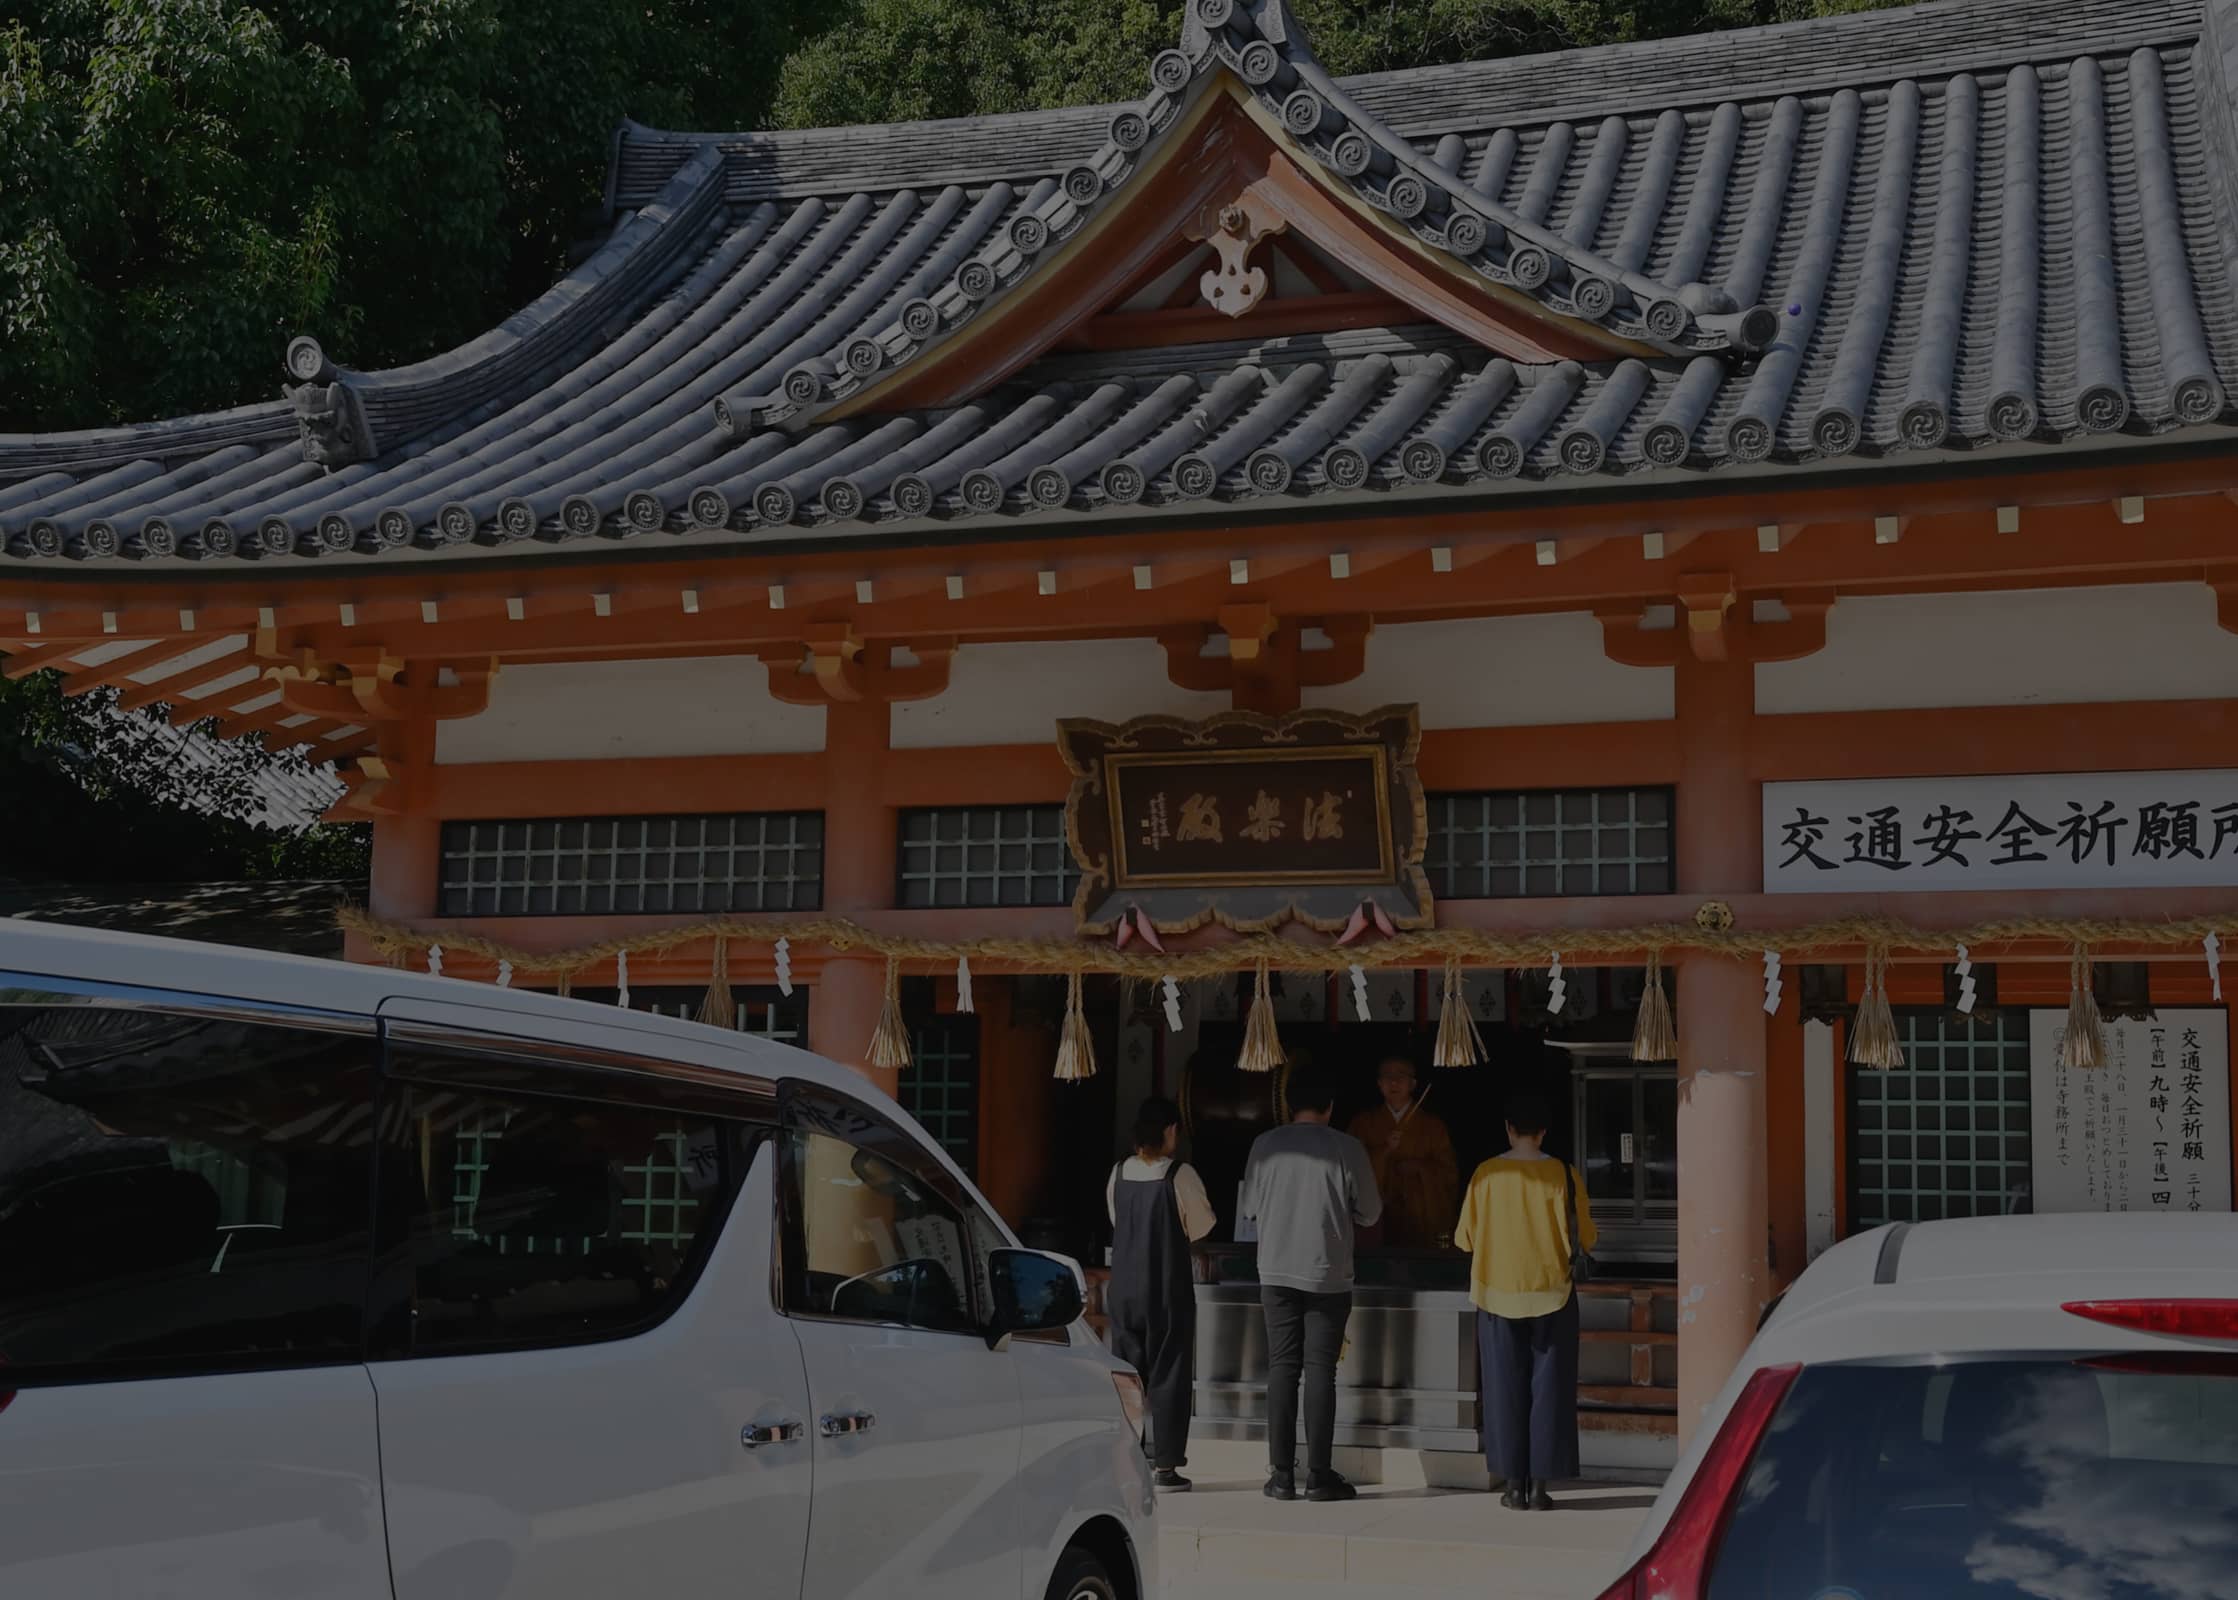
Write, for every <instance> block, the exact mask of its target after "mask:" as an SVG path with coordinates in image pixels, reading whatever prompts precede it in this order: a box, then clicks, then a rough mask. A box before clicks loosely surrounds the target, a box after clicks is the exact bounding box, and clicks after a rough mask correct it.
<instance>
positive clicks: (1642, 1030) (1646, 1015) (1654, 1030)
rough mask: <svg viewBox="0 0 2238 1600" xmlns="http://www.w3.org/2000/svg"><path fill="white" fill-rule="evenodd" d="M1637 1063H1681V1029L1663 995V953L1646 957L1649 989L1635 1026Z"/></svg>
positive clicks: (1643, 996)
mask: <svg viewBox="0 0 2238 1600" xmlns="http://www.w3.org/2000/svg"><path fill="white" fill-rule="evenodd" d="M1632 1059H1633V1060H1634V1061H1675V1060H1677V1059H1678V1025H1677V1024H1676V1023H1674V1022H1672V1020H1671V1000H1670V996H1668V995H1666V994H1665V993H1664V992H1663V952H1662V951H1660V950H1650V951H1649V952H1648V954H1647V987H1646V988H1645V989H1643V990H1642V991H1641V992H1640V1016H1639V1020H1638V1021H1637V1022H1635V1023H1633V1024H1632Z"/></svg>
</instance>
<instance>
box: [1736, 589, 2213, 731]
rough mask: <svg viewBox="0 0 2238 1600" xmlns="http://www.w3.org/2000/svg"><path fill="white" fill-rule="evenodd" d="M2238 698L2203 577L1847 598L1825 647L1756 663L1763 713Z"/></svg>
mask: <svg viewBox="0 0 2238 1600" xmlns="http://www.w3.org/2000/svg"><path fill="white" fill-rule="evenodd" d="M2233 695H2238V634H2230V633H2225V632H2224V631H2223V630H2222V629H2221V628H2220V627H2218V626H2217V625H2216V622H2215V596H2214V591H2213V590H2211V589H2209V588H2208V587H2207V586H2206V585H2205V584H2203V583H2159V584H2130V585H2123V586H2119V587H2109V588H2100V589H2013V590H1995V591H1991V592H1988V593H1983V594H1914V595H1886V596H1869V597H1859V598H1847V597H1845V598H1844V599H1842V600H1841V601H1839V602H1837V603H1836V605H1835V607H1834V609H1833V610H1832V611H1830V612H1828V613H1827V615H1826V648H1825V649H1824V650H1821V651H1820V652H1818V654H1816V655H1813V656H1805V657H1804V658H1803V659H1802V660H1800V661H1774V662H1766V663H1763V664H1761V665H1759V666H1758V667H1757V669H1756V709H1757V710H1759V711H1764V712H1796V711H1892V710H1909V709H1913V708H1917V707H1923V706H2020V705H2077V704H2083V703H2087V702H2090V701H2103V700H2192V699H2222V698H2226V697H2229V696H2233Z"/></svg>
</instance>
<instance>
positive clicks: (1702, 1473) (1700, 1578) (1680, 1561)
mask: <svg viewBox="0 0 2238 1600" xmlns="http://www.w3.org/2000/svg"><path fill="white" fill-rule="evenodd" d="M1802 1370H1803V1369H1802V1368H1801V1367H1799V1366H1787V1367H1764V1368H1761V1369H1759V1370H1758V1371H1757V1373H1756V1375H1755V1376H1754V1377H1752V1378H1750V1379H1749V1380H1748V1384H1747V1386H1746V1387H1745V1388H1743V1389H1742V1390H1741V1396H1740V1398H1739V1399H1738V1400H1735V1401H1734V1402H1733V1409H1732V1410H1731V1411H1729V1412H1727V1413H1726V1415H1725V1425H1724V1426H1723V1427H1721V1428H1719V1429H1718V1430H1717V1438H1716V1439H1715V1440H1714V1441H1712V1442H1711V1444H1710V1448H1709V1453H1708V1454H1707V1455H1705V1456H1703V1457H1702V1462H1701V1465H1700V1466H1698V1467H1696V1468H1695V1469H1694V1477H1693V1480H1692V1481H1691V1482H1690V1483H1688V1484H1687V1486H1686V1492H1685V1493H1684V1494H1682V1495H1681V1496H1680V1497H1679V1503H1678V1508H1677V1509H1676V1510H1674V1511H1673V1512H1672V1513H1671V1520H1670V1521H1669V1523H1667V1524H1666V1525H1665V1526H1664V1529H1663V1532H1662V1534H1661V1536H1660V1537H1658V1538H1657V1539H1656V1541H1655V1546H1654V1548H1653V1549H1651V1550H1649V1551H1648V1553H1647V1555H1646V1556H1645V1557H1644V1558H1643V1559H1642V1560H1641V1562H1640V1564H1639V1565H1638V1566H1636V1567H1634V1568H1633V1569H1632V1570H1631V1571H1630V1572H1627V1573H1626V1574H1625V1575H1624V1576H1623V1577H1621V1578H1619V1579H1617V1580H1616V1583H1615V1586H1614V1587H1612V1588H1611V1589H1609V1590H1608V1592H1607V1593H1605V1594H1603V1595H1602V1596H1601V1600H1646V1597H1648V1596H1652V1597H1653V1600H1702V1597H1703V1596H1704V1595H1705V1594H1706V1593H1707V1592H1708V1580H1709V1574H1710V1562H1711V1560H1712V1559H1713V1558H1714V1557H1715V1556H1716V1555H1717V1546H1718V1541H1719V1540H1721V1539H1722V1538H1724V1536H1725V1527H1726V1524H1727V1523H1729V1522H1731V1521H1732V1519H1733V1504H1734V1502H1735V1501H1736V1500H1738V1499H1739V1498H1740V1492H1741V1480H1742V1479H1743V1478H1745V1477H1746V1476H1747V1475H1748V1464H1749V1462H1751V1461H1752V1460H1754V1459H1755V1458H1756V1447H1757V1445H1758V1444H1759V1443H1760V1442H1761V1441H1762V1440H1763V1437H1764V1430H1765V1429H1766V1428H1768V1427H1770V1426H1771V1422H1772V1416H1773V1414H1774V1413H1775V1412H1777V1411H1778V1410H1779V1408H1780V1402H1781V1401H1782V1400H1785V1399H1786V1398H1787V1391H1788V1390H1789V1389H1790V1388H1791V1387H1793V1386H1794V1383H1795V1375H1796V1374H1797V1373H1799V1372H1801V1371H1802Z"/></svg>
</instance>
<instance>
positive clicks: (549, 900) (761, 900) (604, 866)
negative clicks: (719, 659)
mask: <svg viewBox="0 0 2238 1600" xmlns="http://www.w3.org/2000/svg"><path fill="white" fill-rule="evenodd" d="M441 889H442V906H443V915H444V916H447V917H491V916H532V917H534V916H585V915H595V914H599V913H605V912H616V911H619V912H660V911H689V912H709V913H720V912H732V911H815V910H818V909H820V908H821V907H822V905H823V899H824V818H823V814H822V813H821V812H817V811H748V812H734V813H729V814H723V815H711V816H672V817H552V818H543V819H538V820H530V821H518V820H513V821H487V822H446V823H445V824H443V860H442V879H441Z"/></svg>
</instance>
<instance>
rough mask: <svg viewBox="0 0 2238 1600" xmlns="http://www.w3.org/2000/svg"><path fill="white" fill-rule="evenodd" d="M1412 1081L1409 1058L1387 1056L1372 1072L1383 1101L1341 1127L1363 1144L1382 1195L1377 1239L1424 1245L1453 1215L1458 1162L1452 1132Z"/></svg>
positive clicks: (1403, 1246)
mask: <svg viewBox="0 0 2238 1600" xmlns="http://www.w3.org/2000/svg"><path fill="white" fill-rule="evenodd" d="M1414 1084H1415V1078H1414V1063H1413V1062H1411V1061H1409V1060H1408V1059H1407V1058H1406V1057H1405V1056H1391V1057H1388V1058H1387V1059H1386V1060H1385V1061H1384V1062H1383V1064H1382V1065H1381V1066H1380V1067H1378V1068H1376V1074H1375V1086H1376V1090H1377V1092H1378V1093H1380V1094H1381V1095H1382V1096H1383V1103H1382V1104H1381V1105H1377V1106H1370V1107H1369V1108H1368V1109H1367V1110H1365V1111H1363V1112H1361V1113H1360V1114H1359V1115H1358V1116H1356V1117H1354V1118H1353V1119H1352V1125H1351V1126H1350V1127H1349V1128H1347V1129H1346V1130H1345V1131H1346V1132H1347V1133H1350V1134H1351V1135H1352V1137H1353V1138H1355V1139H1357V1140H1359V1141H1360V1143H1361V1144H1363V1145H1365V1146H1366V1147H1367V1151H1368V1164H1369V1165H1370V1166H1372V1167H1374V1168H1375V1186H1376V1189H1377V1191H1378V1192H1379V1193H1381V1194H1382V1196H1383V1242H1384V1243H1385V1244H1387V1245H1392V1246H1395V1247H1397V1248H1399V1249H1409V1250H1427V1249H1430V1248H1433V1247H1434V1246H1436V1245H1437V1243H1438V1242H1439V1238H1440V1236H1441V1235H1443V1234H1444V1233H1445V1231H1446V1226H1447V1224H1449V1223H1450V1222H1451V1221H1452V1220H1453V1200H1454V1193H1455V1191H1456V1190H1458V1189H1459V1188H1460V1187H1461V1172H1460V1165H1461V1162H1460V1157H1458V1156H1456V1155H1455V1154H1454V1153H1453V1136H1452V1135H1451V1134H1450V1133H1448V1132H1447V1131H1446V1127H1445V1124H1444V1123H1443V1122H1441V1121H1439V1120H1438V1118H1437V1116H1436V1115H1435V1114H1434V1113H1432V1112H1430V1111H1427V1110H1424V1109H1423V1107H1422V1103H1421V1101H1420V1100H1418V1099H1417V1098H1416V1096H1415V1093H1414Z"/></svg>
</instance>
